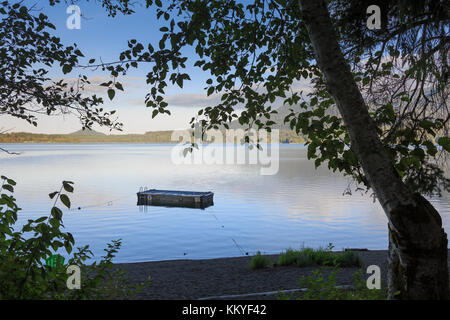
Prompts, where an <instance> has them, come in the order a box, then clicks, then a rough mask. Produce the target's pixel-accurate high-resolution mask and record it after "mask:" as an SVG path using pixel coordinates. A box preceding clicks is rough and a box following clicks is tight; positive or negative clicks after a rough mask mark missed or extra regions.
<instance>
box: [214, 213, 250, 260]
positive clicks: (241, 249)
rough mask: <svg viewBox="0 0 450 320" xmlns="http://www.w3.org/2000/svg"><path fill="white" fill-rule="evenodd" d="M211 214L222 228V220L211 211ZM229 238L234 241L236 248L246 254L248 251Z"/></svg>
mask: <svg viewBox="0 0 450 320" xmlns="http://www.w3.org/2000/svg"><path fill="white" fill-rule="evenodd" d="M211 214H212V216H213V217H214V218H215V219H216V220H217V222H218V223H219V224H220V225H221V226H222V228H225V226H224V225H223V224H222V222H221V221H220V220H219V218H217V216H216V215H215V214H214V213H211ZM231 240H232V241H233V242H234V245H235V246H236V248H238V250H239V251H240V252H241V253H242V255H243V256H248V252H246V251H245V250H244V249H243V248H242V247H241V246H240V245H239V244H238V243H237V242H236V240H234V239H233V238H231Z"/></svg>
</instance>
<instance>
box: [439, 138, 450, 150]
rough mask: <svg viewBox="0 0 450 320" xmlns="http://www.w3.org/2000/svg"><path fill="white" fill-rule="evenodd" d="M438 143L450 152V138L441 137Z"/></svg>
mask: <svg viewBox="0 0 450 320" xmlns="http://www.w3.org/2000/svg"><path fill="white" fill-rule="evenodd" d="M437 143H438V144H439V145H440V146H441V147H442V148H444V150H445V151H447V152H450V138H449V137H440V138H439V140H438V141H437Z"/></svg>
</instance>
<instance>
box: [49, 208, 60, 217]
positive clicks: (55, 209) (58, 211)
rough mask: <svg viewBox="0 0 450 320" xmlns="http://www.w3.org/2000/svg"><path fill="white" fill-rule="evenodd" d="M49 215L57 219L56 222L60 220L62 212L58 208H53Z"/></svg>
mask: <svg viewBox="0 0 450 320" xmlns="http://www.w3.org/2000/svg"><path fill="white" fill-rule="evenodd" d="M51 214H52V216H53V217H54V218H55V219H58V220H61V219H62V211H61V209H59V208H58V207H53V208H52V211H51Z"/></svg>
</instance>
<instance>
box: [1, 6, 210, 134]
mask: <svg viewBox="0 0 450 320" xmlns="http://www.w3.org/2000/svg"><path fill="white" fill-rule="evenodd" d="M62 2H63V3H60V4H57V5H56V6H54V7H50V6H49V5H48V1H43V0H34V1H29V0H26V1H25V3H26V4H35V5H36V6H35V9H36V10H39V11H40V12H42V13H44V14H45V15H47V16H48V17H49V20H50V22H52V23H53V24H54V25H55V27H56V31H55V32H54V34H55V35H56V36H58V37H60V38H61V41H62V43H63V44H65V45H73V44H74V43H76V44H77V46H78V47H79V48H80V50H81V51H82V52H83V54H84V56H85V58H82V60H81V61H80V62H81V63H85V64H87V62H88V61H89V60H90V59H91V58H96V59H97V61H99V58H101V59H102V61H104V62H108V61H117V60H118V57H119V54H120V52H121V51H123V50H126V49H127V48H128V47H127V41H128V40H130V39H136V40H138V41H141V42H142V44H143V45H144V47H146V45H147V44H148V43H152V45H153V46H154V47H155V48H157V47H158V45H157V44H158V42H159V39H160V38H161V34H162V33H160V31H159V28H160V27H161V26H162V25H163V24H164V22H165V20H162V21H160V20H157V19H156V9H155V8H149V9H146V8H145V7H144V6H142V7H140V4H136V5H135V6H136V7H135V8H136V13H135V14H132V15H131V16H124V15H122V14H120V13H119V14H118V15H117V16H116V17H114V18H111V17H108V15H107V13H106V10H105V9H104V8H102V7H101V4H100V3H99V2H96V1H92V0H91V1H90V2H86V1H80V2H78V3H77V5H78V6H79V8H80V10H81V15H82V19H81V28H80V29H68V28H67V26H66V21H67V19H68V18H69V16H70V14H69V13H66V10H67V8H68V5H67V4H66V3H64V1H62ZM38 14H39V12H37V15H38ZM186 55H187V56H188V57H189V60H191V59H190V58H191V57H194V53H193V50H190V49H189V50H187V51H186ZM189 60H188V61H189ZM192 63H193V62H192ZM151 67H152V65H151V64H147V65H140V66H139V69H133V71H132V72H128V73H127V75H126V76H121V77H119V78H118V79H117V80H118V81H119V82H121V83H122V84H123V86H124V89H125V91H124V92H121V91H118V90H116V96H115V97H114V99H113V100H112V101H110V100H109V98H108V97H107V95H106V88H104V87H98V86H91V87H89V88H88V92H89V93H91V94H93V93H95V94H97V95H99V96H101V97H103V100H104V101H105V103H104V105H103V106H102V107H103V108H104V109H105V110H117V112H116V115H117V116H118V120H119V121H120V122H122V123H123V124H124V126H123V132H122V133H145V132H147V131H157V130H171V129H185V128H188V127H189V121H190V119H191V118H192V116H194V115H196V114H197V112H198V110H199V109H200V108H201V107H205V106H207V105H211V104H214V102H217V101H219V97H218V95H212V96H210V97H207V96H206V91H205V90H204V87H206V83H205V81H206V79H207V78H208V74H207V73H205V72H202V71H201V70H200V69H199V68H194V67H192V65H191V66H190V65H189V63H188V64H187V69H186V71H185V72H187V73H188V74H189V75H190V77H191V79H192V80H191V81H187V82H185V83H184V86H183V89H180V88H178V87H177V86H176V85H171V84H169V87H168V88H167V90H166V101H167V102H168V103H169V110H170V111H171V113H172V115H171V116H169V115H164V116H161V115H158V116H157V117H156V118H155V119H152V117H151V113H152V109H151V108H146V107H145V104H144V99H145V95H146V93H147V92H148V90H149V86H148V85H147V84H146V83H145V79H146V77H145V76H146V74H147V72H148V71H149V70H150V69H151ZM79 74H85V75H86V76H88V77H89V79H90V80H91V82H92V83H93V84H100V83H102V82H105V81H108V80H110V78H109V76H108V74H107V73H106V72H103V71H101V70H87V69H74V70H73V71H72V72H71V73H69V74H66V75H64V74H63V73H62V71H61V70H60V67H59V66H56V67H55V68H53V69H52V70H51V71H50V74H49V76H50V77H51V78H54V79H61V78H65V79H68V80H70V79H76V78H77V77H78V75H79ZM38 119H39V120H38V126H37V127H34V126H32V125H29V124H28V123H26V122H25V121H24V120H21V119H16V118H12V117H10V116H4V115H2V116H1V117H0V128H1V129H2V130H5V129H6V130H9V132H33V133H70V132H74V131H77V130H79V129H80V128H81V125H80V122H79V120H78V119H77V118H76V117H74V116H64V117H62V116H54V117H48V116H41V117H38ZM94 129H95V130H97V131H100V132H104V133H109V130H108V129H106V128H100V127H99V126H94ZM112 133H115V134H120V132H118V131H114V132H112Z"/></svg>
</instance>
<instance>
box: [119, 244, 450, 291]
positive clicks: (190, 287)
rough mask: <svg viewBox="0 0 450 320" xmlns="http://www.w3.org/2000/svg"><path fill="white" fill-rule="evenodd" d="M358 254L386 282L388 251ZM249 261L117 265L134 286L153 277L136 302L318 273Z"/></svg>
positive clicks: (341, 279) (282, 282)
mask: <svg viewBox="0 0 450 320" xmlns="http://www.w3.org/2000/svg"><path fill="white" fill-rule="evenodd" d="M358 254H359V255H360V257H361V259H362V261H363V263H364V267H363V270H366V268H367V266H368V265H378V266H379V267H380V268H381V276H382V281H386V275H387V251H386V250H370V251H360V252H358ZM269 257H270V258H271V259H272V260H273V261H274V262H275V261H277V259H278V255H269ZM449 257H450V254H449ZM250 260H251V257H238V258H219V259H207V260H170V261H154V262H139V263H124V264H116V265H117V266H120V267H123V268H124V269H125V271H126V272H127V275H128V277H129V279H130V281H131V282H132V283H137V282H142V281H145V280H146V279H147V277H148V276H151V278H152V284H151V285H150V286H148V287H147V288H146V289H145V290H144V291H143V292H141V293H140V294H139V295H138V296H137V299H177V300H179V299H201V298H208V297H217V296H225V295H238V294H249V293H258V292H268V291H278V290H288V289H296V288H298V285H297V284H298V279H299V277H300V276H302V275H310V274H311V272H312V271H314V270H315V269H316V268H315V267H305V268H298V267H267V268H264V269H259V270H250V268H249V265H250ZM449 264H450V262H449ZM356 271H358V269H357V268H342V269H341V271H340V272H339V273H338V275H337V282H338V284H339V285H346V284H351V283H352V282H353V274H354V273H355V272H356ZM274 298H275V297H274V296H273V295H271V296H262V297H257V299H274ZM239 299H241V298H239ZM251 299H255V297H251Z"/></svg>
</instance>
